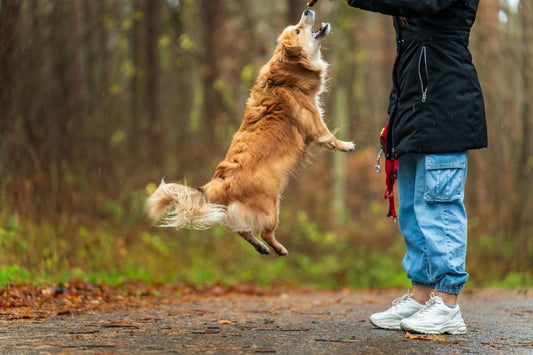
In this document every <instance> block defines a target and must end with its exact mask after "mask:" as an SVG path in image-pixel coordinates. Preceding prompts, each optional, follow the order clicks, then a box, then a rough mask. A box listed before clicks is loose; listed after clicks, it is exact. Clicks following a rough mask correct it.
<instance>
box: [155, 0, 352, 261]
mask: <svg viewBox="0 0 533 355" xmlns="http://www.w3.org/2000/svg"><path fill="white" fill-rule="evenodd" d="M314 20H315V14H314V12H313V11H311V10H305V11H304V13H303V14H302V18H301V20H300V22H299V23H298V24H297V25H295V26H289V27H287V28H286V29H285V30H284V31H283V32H282V34H281V35H280V36H279V38H278V45H277V47H276V49H275V51H274V55H273V56H272V59H270V61H269V62H268V63H267V64H266V65H264V66H263V67H262V68H261V70H260V71H259V75H258V77H257V80H256V82H255V85H254V87H253V88H252V90H251V93H250V97H249V98H248V100H247V102H246V109H245V113H244V119H243V121H242V124H241V126H240V128H239V130H238V131H237V133H235V135H234V136H233V140H232V142H231V145H230V147H229V150H228V152H227V154H226V157H225V159H224V160H223V161H222V162H221V163H220V164H218V166H217V168H216V170H215V174H214V176H213V178H212V179H211V181H209V182H208V183H207V184H205V185H204V186H202V187H200V188H197V189H196V188H192V187H188V186H184V185H179V184H166V183H164V182H162V183H161V185H160V186H159V187H158V188H157V190H156V191H155V192H154V193H153V194H152V195H151V196H150V197H149V199H148V201H147V211H148V214H149V216H150V217H151V218H152V219H153V220H154V221H159V222H160V223H161V225H162V226H167V227H176V228H194V229H205V228H210V227H212V226H213V225H215V224H222V225H225V226H227V227H229V228H231V229H232V230H233V231H235V232H237V233H238V234H239V235H240V236H242V237H243V238H244V239H246V240H247V241H248V242H250V243H251V244H252V245H253V246H254V247H255V249H256V250H257V251H258V252H260V253H262V254H269V253H270V250H269V248H268V247H267V246H266V245H265V244H263V243H262V242H261V241H259V240H258V239H256V238H255V237H254V235H253V233H255V232H260V233H261V237H262V238H263V240H264V241H266V242H267V243H268V244H269V245H270V246H271V247H272V248H273V249H274V250H275V251H276V253H278V254H279V255H286V254H287V253H288V252H287V249H285V248H284V247H283V245H281V244H280V243H279V242H278V241H277V240H276V238H275V237H274V231H275V230H276V228H277V227H278V215H279V203H280V194H281V193H282V191H283V189H284V187H285V185H286V184H287V180H288V178H289V176H290V174H291V171H292V170H293V169H294V168H295V167H296V166H297V165H298V162H300V161H301V160H302V158H303V157H304V156H305V153H306V149H307V147H308V146H309V145H310V144H314V143H316V144H319V145H321V146H324V147H326V148H329V149H336V150H341V151H351V150H353V149H354V144H353V143H351V142H343V141H340V140H338V139H336V138H335V137H334V135H333V134H332V133H331V132H330V131H329V130H328V128H327V127H326V125H325V123H324V121H323V119H322V108H321V106H320V99H319V96H320V94H321V93H322V91H323V90H324V82H325V76H326V70H327V63H326V62H324V61H323V60H322V58H321V55H320V43H321V41H322V39H323V38H324V37H326V36H327V35H328V33H329V31H330V25H329V24H323V25H322V27H321V28H320V29H319V30H318V31H316V32H313V30H312V26H313V24H314Z"/></svg>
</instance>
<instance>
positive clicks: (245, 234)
mask: <svg viewBox="0 0 533 355" xmlns="http://www.w3.org/2000/svg"><path fill="white" fill-rule="evenodd" d="M238 233H239V235H240V236H241V237H243V238H244V239H245V240H246V241H247V242H248V243H250V244H252V245H253V246H254V248H255V250H257V251H258V252H260V253H261V254H270V249H268V247H267V246H266V245H265V244H263V243H262V242H261V241H259V240H258V239H257V238H256V237H254V235H253V234H252V232H238Z"/></svg>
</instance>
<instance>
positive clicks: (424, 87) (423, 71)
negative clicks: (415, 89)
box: [418, 46, 429, 102]
mask: <svg viewBox="0 0 533 355" xmlns="http://www.w3.org/2000/svg"><path fill="white" fill-rule="evenodd" d="M418 78H419V79H420V90H421V91H422V102H426V98H427V92H428V81H429V73H428V59H427V53H426V47H425V46H424V47H422V50H421V51H420V58H419V59H418Z"/></svg>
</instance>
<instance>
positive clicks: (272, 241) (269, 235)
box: [261, 229, 289, 256]
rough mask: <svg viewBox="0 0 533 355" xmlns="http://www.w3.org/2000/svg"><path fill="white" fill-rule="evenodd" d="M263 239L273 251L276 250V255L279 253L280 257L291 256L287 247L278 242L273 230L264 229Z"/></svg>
mask: <svg viewBox="0 0 533 355" xmlns="http://www.w3.org/2000/svg"><path fill="white" fill-rule="evenodd" d="M261 238H263V240H264V241H265V242H267V243H268V245H270V246H271V247H272V249H274V250H275V251H276V253H278V255H279V256H284V255H287V254H289V252H288V251H287V249H285V247H284V246H283V245H281V244H280V242H278V241H277V240H276V237H274V230H273V229H264V230H263V233H261Z"/></svg>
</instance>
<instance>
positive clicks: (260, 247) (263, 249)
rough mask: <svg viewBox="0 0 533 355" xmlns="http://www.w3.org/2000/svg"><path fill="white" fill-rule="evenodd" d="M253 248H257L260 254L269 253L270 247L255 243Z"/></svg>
mask: <svg viewBox="0 0 533 355" xmlns="http://www.w3.org/2000/svg"><path fill="white" fill-rule="evenodd" d="M255 250H257V251H258V252H259V253H260V254H263V255H268V254H270V249H268V247H267V246H266V245H264V244H263V243H261V244H257V245H255Z"/></svg>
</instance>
